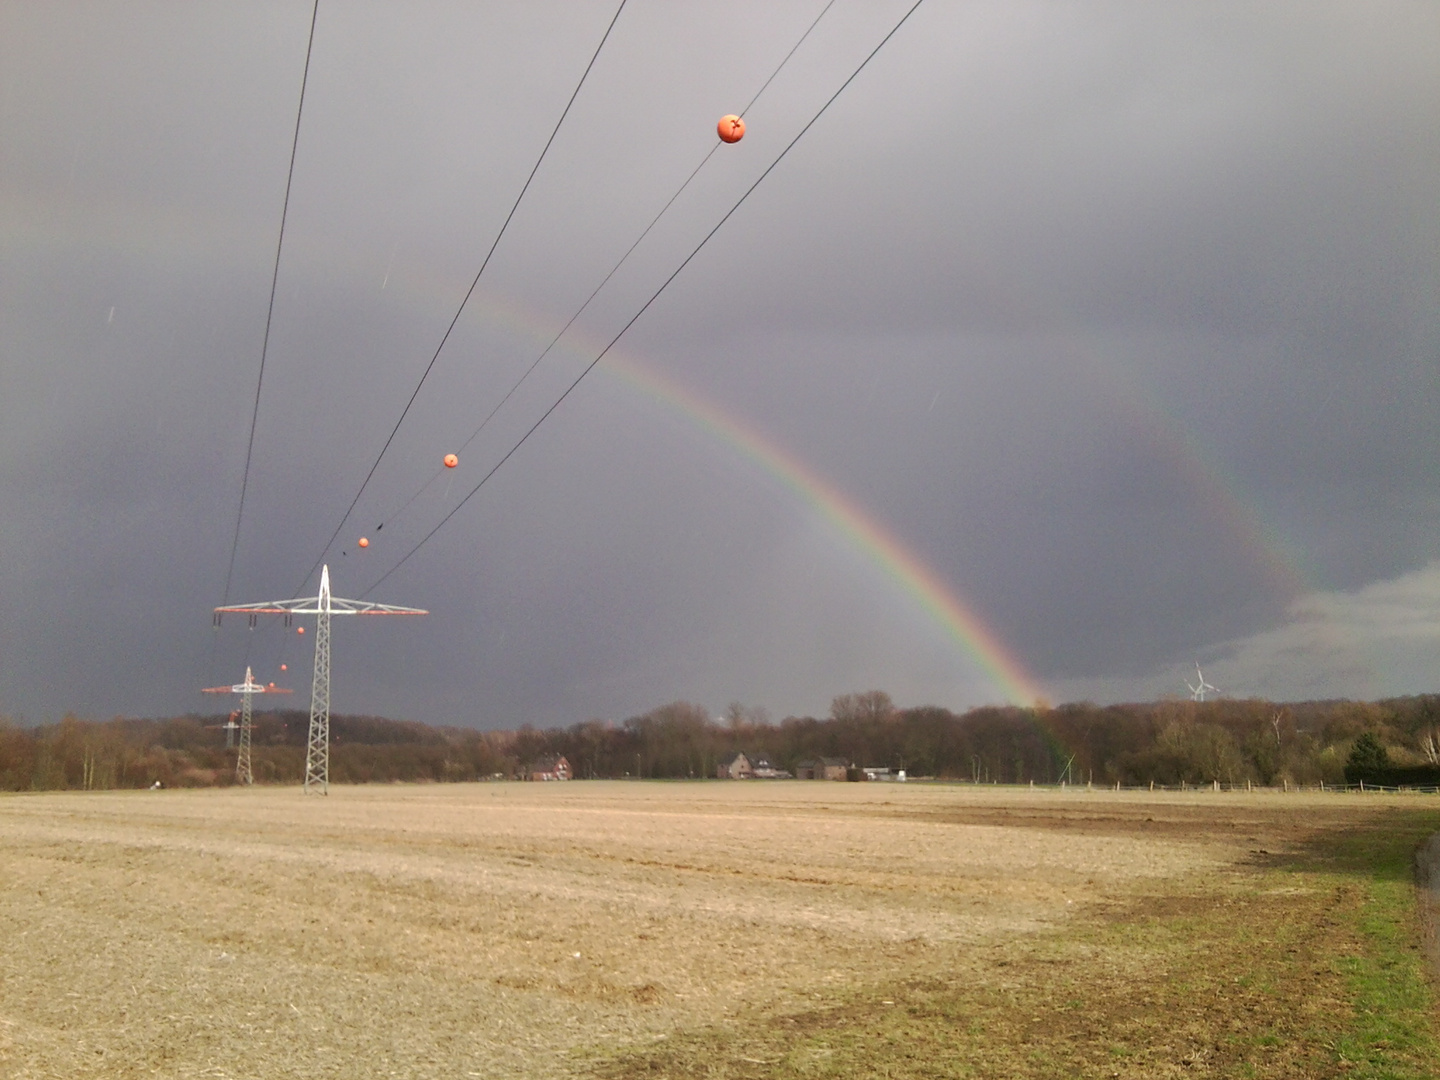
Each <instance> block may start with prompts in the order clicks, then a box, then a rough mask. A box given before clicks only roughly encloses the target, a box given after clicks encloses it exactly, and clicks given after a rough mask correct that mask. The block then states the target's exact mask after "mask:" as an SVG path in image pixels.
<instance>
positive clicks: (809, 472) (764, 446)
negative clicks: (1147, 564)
mask: <svg viewBox="0 0 1440 1080" xmlns="http://www.w3.org/2000/svg"><path fill="white" fill-rule="evenodd" d="M601 369H602V370H604V371H606V372H608V373H609V374H610V375H612V376H615V377H617V378H618V379H619V380H620V381H621V382H623V383H625V384H628V385H629V386H630V387H631V388H632V389H633V390H636V391H638V392H640V393H641V394H643V395H644V396H646V397H648V398H650V399H652V400H654V401H656V402H657V403H659V404H660V405H661V406H662V407H664V408H667V409H669V410H670V411H672V412H677V413H679V414H681V415H682V416H684V417H686V418H687V419H688V420H690V421H691V423H693V424H694V425H695V426H697V427H699V428H701V429H702V430H703V431H704V432H705V433H706V434H708V435H710V436H711V437H713V438H715V439H717V440H719V441H720V442H723V443H725V444H726V445H728V446H730V447H732V448H734V449H735V450H737V451H739V452H740V454H741V455H742V456H743V457H745V458H746V459H748V460H749V461H751V462H753V463H754V464H755V465H757V466H758V467H760V468H761V469H762V470H764V471H765V472H766V473H768V474H769V475H770V476H772V477H774V478H775V479H776V480H778V481H780V483H781V484H782V485H783V486H784V487H785V488H787V489H788V490H789V491H791V492H792V493H793V494H794V495H796V496H797V497H798V498H799V499H800V500H801V501H802V502H804V503H805V504H807V505H808V506H810V507H811V509H813V510H814V511H815V512H816V513H817V514H818V515H819V516H820V517H821V518H822V519H823V520H825V521H827V522H828V523H829V524H830V525H831V526H833V527H834V528H835V529H837V530H838V531H839V532H840V533H841V535H843V536H844V537H845V538H846V540H847V541H848V542H849V543H850V544H851V545H853V546H854V547H855V548H856V549H858V550H859V551H860V552H861V553H862V554H863V555H865V556H866V557H867V558H868V559H869V560H870V561H871V562H873V563H874V564H875V565H876V566H877V567H879V569H880V570H881V571H882V572H883V573H884V575H885V576H886V577H887V578H888V579H889V580H890V581H892V582H894V583H895V584H896V585H898V586H899V587H900V588H901V589H902V590H903V591H904V592H905V593H907V594H908V595H909V596H910V597H911V598H912V599H913V600H915V601H916V602H917V603H918V605H919V607H920V608H921V609H922V610H923V611H924V612H925V613H926V614H927V615H928V616H929V617H930V618H931V619H932V620H934V622H935V623H936V625H938V626H939V627H940V629H941V630H943V631H944V632H945V634H946V636H947V637H949V638H950V639H951V640H952V641H953V642H954V643H955V644H956V645H957V646H959V648H960V649H961V651H962V652H964V653H966V654H968V655H969V656H970V657H971V658H972V659H973V660H974V661H975V662H976V663H977V664H978V665H979V667H980V668H981V669H982V670H983V671H984V672H985V674H986V675H987V676H988V677H989V679H990V680H991V681H992V682H993V683H994V685H995V687H996V688H997V689H998V690H999V691H1000V692H1001V694H1002V695H1003V696H1004V697H1005V698H1006V700H1008V701H1010V702H1013V703H1015V704H1019V705H1033V704H1035V703H1036V702H1037V701H1039V700H1041V699H1043V698H1044V697H1045V694H1044V691H1043V690H1041V688H1040V686H1039V684H1038V683H1037V682H1036V680H1035V679H1034V678H1033V677H1032V676H1031V675H1030V674H1029V673H1028V672H1027V671H1026V670H1025V667H1024V665H1022V664H1021V662H1020V661H1019V660H1018V659H1016V658H1015V656H1014V655H1013V654H1012V653H1011V652H1010V650H1009V649H1008V648H1007V647H1006V646H1005V644H1004V643H1003V642H1002V641H1001V640H1000V638H999V636H998V635H996V634H995V633H994V632H993V631H992V630H990V628H989V627H987V626H986V625H985V623H984V622H983V621H981V619H980V618H979V616H977V615H976V614H975V613H974V612H973V611H971V610H970V608H969V607H968V605H966V604H965V603H964V602H962V601H961V600H960V598H959V597H958V596H956V595H955V592H954V590H953V589H951V588H950V587H949V586H948V585H947V584H946V583H945V582H944V581H943V580H942V579H941V578H940V576H939V575H938V574H936V573H935V571H934V570H932V569H931V568H930V567H928V566H926V565H925V563H924V562H923V561H922V560H921V559H920V558H919V557H918V556H916V555H915V553H914V552H912V551H911V550H910V549H908V548H907V547H906V546H905V545H904V544H902V543H901V542H900V540H899V539H897V538H896V537H895V535H894V534H893V533H891V532H890V531H889V530H887V529H886V528H885V527H884V526H883V525H881V524H880V522H878V521H876V520H875V519H874V518H873V517H872V516H870V515H869V514H868V513H866V511H865V510H864V509H862V508H861V507H860V505H859V504H857V503H856V502H855V501H854V500H853V499H851V498H849V497H847V496H846V495H845V494H844V493H843V492H841V491H840V490H839V489H838V488H836V487H835V486H834V485H833V484H831V483H829V482H828V481H827V480H825V479H824V478H823V477H821V476H820V475H819V474H818V473H817V472H815V471H814V470H813V469H811V468H810V467H809V466H808V465H806V464H805V463H804V462H802V461H801V460H800V459H799V458H797V457H795V455H793V454H791V453H790V452H789V451H787V450H785V449H784V448H783V447H781V446H780V445H779V444H778V443H776V442H775V441H774V440H772V439H770V438H768V437H767V436H765V435H763V434H761V433H760V432H759V431H757V430H756V429H755V428H753V427H750V426H748V425H746V424H745V423H744V422H743V421H741V420H739V419H738V418H736V417H735V416H733V415H731V414H729V413H727V412H725V411H723V410H721V409H720V408H718V407H717V406H716V405H715V404H714V403H712V402H709V401H706V400H704V399H702V398H700V397H699V396H697V395H696V394H694V393H693V392H692V391H690V390H688V389H686V388H685V387H683V386H681V385H680V384H679V383H677V382H675V381H674V380H673V379H670V378H669V377H667V376H665V375H662V374H660V373H659V372H657V371H655V370H654V369H653V368H649V367H646V366H644V365H642V364H640V363H639V362H638V361H636V360H635V359H634V358H633V357H630V356H625V355H621V354H618V353H616V352H612V353H610V355H609V356H607V357H606V358H605V363H604V364H602V365H601Z"/></svg>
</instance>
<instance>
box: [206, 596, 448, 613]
mask: <svg viewBox="0 0 1440 1080" xmlns="http://www.w3.org/2000/svg"><path fill="white" fill-rule="evenodd" d="M322 610H323V609H322V608H321V607H320V598H319V597H318V596H306V597H302V598H300V599H298V600H266V601H264V602H263V603H259V604H231V605H230V606H229V607H217V608H216V609H215V614H217V615H226V614H229V613H231V612H238V613H240V614H243V615H319V614H320V613H321V611H322ZM329 614H331V615H429V614H430V612H428V611H426V610H425V609H424V608H416V607H400V606H399V605H397V604H375V603H371V602H370V601H368V600H346V599H344V598H342V597H339V596H332V597H331V598H330V609H329Z"/></svg>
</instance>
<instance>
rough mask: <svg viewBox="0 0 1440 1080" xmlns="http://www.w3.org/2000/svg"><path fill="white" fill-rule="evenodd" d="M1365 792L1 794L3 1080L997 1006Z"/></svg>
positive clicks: (474, 1070) (1364, 806) (298, 1063)
mask: <svg viewBox="0 0 1440 1080" xmlns="http://www.w3.org/2000/svg"><path fill="white" fill-rule="evenodd" d="M1378 806H1379V804H1378V803H1377V802H1376V801H1375V800H1374V799H1373V798H1372V799H1363V798H1355V797H1350V798H1346V797H1344V796H1298V795H1293V794H1292V795H1288V796H1282V795H1271V794H1265V795H1254V796H1245V795H1238V794H1235V795H1232V794H1214V793H1209V792H1205V793H1197V794H1193V795H1185V796H1178V795H1167V796H1161V795H1154V796H1150V795H1145V796H1141V795H1135V794H1128V793H1120V794H1117V793H1114V792H1098V791H1097V792H1090V793H1086V792H1083V791H1076V790H1071V791H1068V792H1065V793H1060V792H1055V791H1034V792H1032V791H1028V790H1023V789H984V788H980V789H975V788H968V787H942V786H925V785H918V784H909V785H895V784H826V783H773V784H765V783H728V784H727V783H719V782H710V783H688V784H663V783H632V784H625V783H605V782H598V783H596V782H585V783H581V782H575V783H569V784H486V785H445V786H417V787H410V786H406V787H401V786H393V787H392V786H386V787H380V786H376V787H348V788H347V787H338V788H333V789H332V790H331V793H330V795H329V796H328V797H323V798H322V797H314V796H312V797H305V796H302V795H301V794H300V792H299V791H298V790H295V789H252V790H236V789H231V790H222V791H193V792H191V791H184V792H182V791H165V792H124V793H89V794H80V793H70V794H63V793H57V794H35V795H18V796H6V797H0V1075H3V1076H5V1077H7V1078H21V1077H66V1078H82V1077H129V1076H151V1075H158V1076H175V1077H180V1076H186V1077H190V1076H194V1077H199V1076H214V1077H267V1078H279V1077H331V1076H333V1077H390V1076H396V1077H439V1076H445V1077H465V1076H478V1077H492V1076H552V1075H574V1074H577V1073H578V1074H586V1073H590V1072H596V1071H598V1072H601V1073H610V1074H616V1075H619V1074H623V1073H625V1072H626V1070H627V1069H629V1068H631V1066H630V1065H627V1064H626V1062H627V1061H628V1062H632V1063H633V1062H636V1061H639V1060H640V1058H642V1057H644V1055H645V1054H646V1053H648V1051H647V1048H652V1047H666V1046H671V1045H676V1044H677V1040H678V1041H679V1042H683V1041H684V1040H685V1039H687V1038H692V1037H693V1036H694V1033H696V1032H708V1033H710V1034H709V1035H708V1036H707V1038H708V1039H711V1040H712V1042H711V1043H706V1044H705V1046H699V1044H696V1045H697V1047H698V1048H697V1049H696V1050H695V1053H697V1054H701V1055H704V1054H709V1053H711V1052H712V1051H711V1050H709V1049H706V1047H708V1046H711V1045H712V1044H713V1041H714V1040H717V1039H718V1040H720V1041H721V1042H722V1043H723V1041H724V1039H725V1038H727V1037H728V1036H726V1035H725V1034H724V1033H725V1032H727V1031H733V1032H735V1033H737V1034H738V1033H743V1032H744V1031H746V1030H747V1029H749V1028H750V1027H752V1026H753V1025H755V1024H757V1023H761V1022H762V1021H763V1022H769V1021H770V1020H773V1019H774V1018H779V1017H783V1018H790V1019H789V1020H787V1022H799V1023H801V1024H802V1026H803V1023H804V1021H803V1018H804V1017H813V1016H816V1015H820V1014H826V1015H828V1013H827V1010H829V1011H831V1012H833V1011H834V1010H844V1009H853V1008H855V1007H856V1003H857V1002H860V1001H866V1000H871V999H873V1003H874V1007H875V1008H877V1009H878V1008H894V1007H896V1006H895V1005H894V1002H895V1001H896V1000H897V999H898V998H899V997H900V996H903V993H904V992H905V988H907V987H908V988H911V990H912V991H913V992H915V993H919V992H920V991H919V990H915V988H925V987H931V988H934V987H955V986H958V985H973V986H975V987H990V988H992V989H993V988H1003V986H1004V985H1006V980H1007V979H1011V978H1012V975H1011V974H1010V973H1009V972H1008V965H1011V964H1019V965H1021V966H1023V963H1026V962H1028V960H1027V959H1026V958H1027V957H1028V958H1029V959H1034V944H1033V943H1037V942H1044V941H1047V940H1060V939H1062V938H1065V935H1067V934H1069V935H1071V937H1070V938H1065V940H1072V939H1074V940H1078V939H1075V938H1074V932H1075V930H1076V928H1077V927H1100V926H1104V925H1113V924H1114V923H1115V921H1116V920H1117V919H1119V918H1122V917H1123V916H1124V913H1126V912H1135V911H1148V910H1150V908H1149V907H1147V905H1154V904H1156V903H1159V902H1161V900H1163V898H1167V897H1169V898H1174V902H1175V903H1177V904H1182V905H1183V904H1184V903H1186V902H1189V900H1187V898H1189V899H1190V900H1193V898H1194V897H1196V896H1200V895H1212V894H1214V893H1215V891H1216V890H1220V891H1222V892H1223V891H1224V890H1227V889H1229V890H1232V891H1233V890H1243V889H1244V888H1246V887H1247V886H1246V882H1249V881H1251V880H1252V879H1254V877H1255V875H1256V874H1263V873H1264V872H1265V867H1266V866H1267V863H1268V862H1269V861H1270V860H1274V859H1276V858H1279V857H1282V856H1286V853H1290V854H1291V855H1293V854H1294V853H1296V852H1303V851H1304V849H1305V846H1306V845H1307V844H1309V843H1311V842H1312V841H1313V840H1314V838H1316V837H1317V836H1320V835H1323V834H1327V833H1334V832H1343V831H1344V830H1345V829H1347V828H1349V827H1350V826H1351V825H1359V824H1362V823H1366V822H1370V821H1372V820H1373V819H1374V818H1375V816H1376V815H1377V814H1379V813H1382V810H1381V809H1377V807H1378ZM1302 891H1303V890H1302ZM1027 942H1028V943H1031V944H1029V945H1027V944H1026V943H1027ZM1076 948H1078V949H1079V950H1080V951H1079V953H1075V952H1074V950H1072V951H1071V953H1069V954H1067V956H1068V957H1069V959H1068V960H1067V961H1066V962H1067V963H1078V962H1083V961H1084V950H1085V948H1091V949H1092V951H1096V950H1098V951H1099V952H1103V944H1092V945H1090V946H1083V945H1079V946H1076ZM1097 955H1098V954H1097ZM1077 957H1079V959H1078V960H1077ZM1095 963H1096V964H1097V965H1098V966H1100V967H1103V966H1104V957H1103V956H1100V957H1098V959H1096V961H1095ZM1112 966H1113V965H1112ZM886 994H888V995H889V996H888V997H886V998H883V999H882V997H881V995H886ZM902 1006H903V1002H902ZM795 1018H802V1019H801V1020H798V1021H797V1020H796V1019H795ZM736 1054H737V1055H738V1060H739V1061H740V1062H741V1063H742V1064H743V1063H744V1062H745V1061H746V1060H749V1059H747V1058H746V1057H745V1055H744V1054H743V1052H740V1051H736ZM637 1055H639V1057H637ZM646 1060H648V1061H650V1064H649V1065H647V1066H646V1068H647V1069H648V1070H649V1071H650V1072H652V1073H654V1074H670V1075H681V1074H683V1075H705V1074H706V1071H705V1067H704V1063H703V1062H700V1063H696V1062H691V1061H682V1060H681V1059H679V1058H669V1059H646ZM657 1062H658V1063H657ZM732 1064H733V1062H732ZM768 1064H773V1062H768ZM822 1064H823V1063H822ZM766 1065H767V1059H765V1058H763V1057H757V1058H755V1068H757V1069H761V1070H762V1071H761V1072H757V1073H756V1075H762V1074H763V1069H764V1068H765V1067H766ZM817 1068H819V1066H817ZM802 1071H803V1070H802ZM852 1071H853V1070H849V1069H846V1068H839V1069H838V1070H835V1069H832V1071H830V1072H825V1071H824V1069H820V1071H819V1072H816V1073H815V1075H822V1074H823V1075H848V1074H849V1073H850V1072H852ZM1082 1071H1084V1070H1082ZM857 1074H858V1073H857ZM952 1074H955V1075H959V1074H960V1073H958V1072H953V1071H952ZM979 1074H980V1075H985V1074H986V1073H985V1072H984V1071H983V1069H982V1070H981V1071H980V1073H979ZM1123 1074H1124V1075H1130V1073H1128V1072H1125V1073H1123ZM1151 1074H1152V1075H1154V1074H1155V1073H1151ZM716 1075H719V1073H717V1074H716ZM724 1075H730V1073H725V1074H724ZM866 1075H871V1073H866ZM874 1075H885V1074H884V1073H875V1074H874ZM995 1075H999V1074H998V1073H996V1074H995ZM1036 1075H1044V1073H1043V1072H1042V1073H1037V1074H1036ZM1055 1075H1061V1073H1055ZM1097 1075H1098V1074H1097ZM1103 1075H1112V1073H1110V1072H1105V1073H1104V1074H1103ZM1113 1075H1122V1071H1119V1070H1117V1071H1115V1072H1114V1073H1113Z"/></svg>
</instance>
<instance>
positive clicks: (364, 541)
mask: <svg viewBox="0 0 1440 1080" xmlns="http://www.w3.org/2000/svg"><path fill="white" fill-rule="evenodd" d="M358 543H359V544H360V546H361V547H369V546H370V541H369V540H367V539H365V537H363V536H362V537H360V540H359V541H358Z"/></svg>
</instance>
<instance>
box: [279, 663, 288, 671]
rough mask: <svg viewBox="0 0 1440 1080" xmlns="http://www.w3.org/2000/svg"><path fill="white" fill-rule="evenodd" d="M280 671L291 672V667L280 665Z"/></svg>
mask: <svg viewBox="0 0 1440 1080" xmlns="http://www.w3.org/2000/svg"><path fill="white" fill-rule="evenodd" d="M280 670H281V671H289V670H290V665H289V664H281V665H280Z"/></svg>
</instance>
